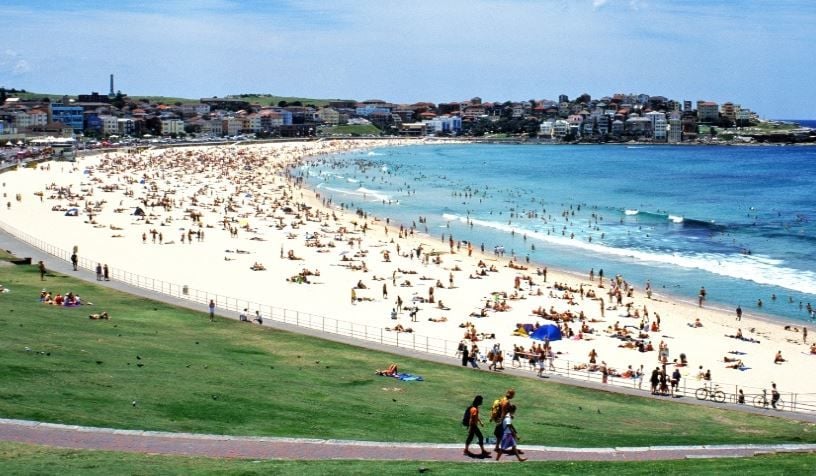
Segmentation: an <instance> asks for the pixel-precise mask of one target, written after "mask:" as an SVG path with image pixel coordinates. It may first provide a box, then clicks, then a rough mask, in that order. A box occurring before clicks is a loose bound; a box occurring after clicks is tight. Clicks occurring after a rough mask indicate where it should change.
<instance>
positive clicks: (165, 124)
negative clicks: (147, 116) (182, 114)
mask: <svg viewBox="0 0 816 476" xmlns="http://www.w3.org/2000/svg"><path fill="white" fill-rule="evenodd" d="M161 133H162V135H163V136H169V135H181V134H184V121H182V120H181V119H162V121H161Z"/></svg>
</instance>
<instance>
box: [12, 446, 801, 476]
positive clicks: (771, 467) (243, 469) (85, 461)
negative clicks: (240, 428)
mask: <svg viewBox="0 0 816 476" xmlns="http://www.w3.org/2000/svg"><path fill="white" fill-rule="evenodd" d="M474 465H479V466H474ZM484 465H489V466H484ZM0 466H2V467H3V471H4V472H6V474H20V475H24V474H50V473H53V472H54V468H59V473H60V474H61V475H73V474H76V475H82V476H85V475H94V474H100V475H109V474H184V475H200V474H244V475H251V474H259V475H260V474H264V475H268V474H299V475H303V476H306V475H312V474H377V475H391V474H418V471H417V469H418V468H420V467H424V468H427V469H428V474H433V475H464V476H471V475H473V474H480V473H486V472H488V471H489V473H490V474H512V475H514V476H518V475H525V474H531V475H540V474H581V475H584V474H615V475H636V474H643V475H652V474H718V473H723V474H726V473H727V474H743V475H754V474H757V475H759V474H761V475H764V476H768V475H777V474H778V475H798V474H813V470H814V466H816V456H814V455H812V454H810V455H808V454H789V455H773V456H770V455H769V456H757V457H754V458H743V459H723V458H719V459H692V460H679V461H656V462H652V461H649V462H637V463H628V462H627V463H621V462H614V463H610V462H591V461H585V462H569V461H565V462H560V461H559V462H527V463H523V464H519V463H513V462H509V463H507V464H491V463H487V462H484V463H473V462H466V463H437V462H416V461H248V460H230V459H215V458H187V457H177V456H156V455H141V454H131V453H115V452H107V451H77V450H68V449H60V448H48V447H44V446H35V445H24V444H19V443H4V442H0Z"/></svg>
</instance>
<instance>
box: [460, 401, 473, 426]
mask: <svg viewBox="0 0 816 476" xmlns="http://www.w3.org/2000/svg"><path fill="white" fill-rule="evenodd" d="M471 408H473V405H471V406H469V407H467V409H466V410H465V414H464V416H462V426H470V409H471Z"/></svg>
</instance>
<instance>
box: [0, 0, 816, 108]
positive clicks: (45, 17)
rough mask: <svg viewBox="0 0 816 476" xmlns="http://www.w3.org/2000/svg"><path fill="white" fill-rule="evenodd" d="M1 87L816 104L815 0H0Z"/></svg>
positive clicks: (394, 98) (408, 99)
mask: <svg viewBox="0 0 816 476" xmlns="http://www.w3.org/2000/svg"><path fill="white" fill-rule="evenodd" d="M0 25H2V26H0V86H5V87H7V88H12V87H15V88H21V89H26V90H28V91H36V92H48V93H68V94H78V93H89V92H91V91H98V92H100V93H106V92H107V91H108V77H109V74H111V73H113V74H114V75H115V78H116V89H117V90H121V91H122V92H124V93H126V94H129V95H131V96H137V97H138V96H139V95H162V96H173V97H186V98H200V97H212V96H223V95H227V94H240V93H269V94H274V95H278V96H298V97H310V98H344V99H357V100H364V99H372V98H376V99H383V100H386V101H390V102H395V103H413V102H418V101H430V102H448V101H461V100H467V99H470V98H472V97H476V96H478V97H481V98H482V99H483V100H484V101H501V102H503V101H508V100H509V101H513V100H529V99H557V98H558V95H559V94H566V95H567V96H569V97H570V98H574V97H577V96H579V95H581V94H583V93H588V94H590V95H591V96H592V97H593V98H599V97H603V96H608V95H612V94H614V93H645V94H649V95H661V96H666V97H668V98H671V99H676V100H680V101H683V100H690V101H696V100H698V99H702V100H710V101H716V102H718V103H723V102H726V101H731V102H733V103H736V104H740V105H741V106H742V107H746V108H750V109H751V110H753V111H756V112H757V113H759V114H760V116H761V117H765V118H775V119H812V118H816V112H814V109H813V106H814V105H816V88H815V87H814V84H813V80H814V73H815V72H816V61H814V59H816V53H814V48H813V44H814V42H813V33H812V32H813V31H816V1H813V0H763V1H739V0H732V1H729V0H706V1H702V0H701V1H697V0H694V1H691V0H689V1H673V2H672V1H657V0H492V1H487V0H436V1H392V0H330V1H317V0H293V1H287V0H278V1H276V0H269V1H261V0H249V1H240V2H239V1H233V0H162V1H156V2H152V1H147V2H146V1H141V2H139V1H132V0H114V1H110V0H108V1H97V0H72V1H60V0H3V1H2V6H0Z"/></svg>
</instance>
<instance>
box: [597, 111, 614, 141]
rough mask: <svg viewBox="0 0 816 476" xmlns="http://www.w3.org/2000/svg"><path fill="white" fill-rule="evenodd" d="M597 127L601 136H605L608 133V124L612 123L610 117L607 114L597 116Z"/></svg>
mask: <svg viewBox="0 0 816 476" xmlns="http://www.w3.org/2000/svg"><path fill="white" fill-rule="evenodd" d="M596 123H597V127H598V134H600V135H601V136H605V135H608V134H609V129H610V124H611V123H612V119H611V117H610V116H609V115H608V114H603V115H601V116H598V118H597V119H596Z"/></svg>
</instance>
